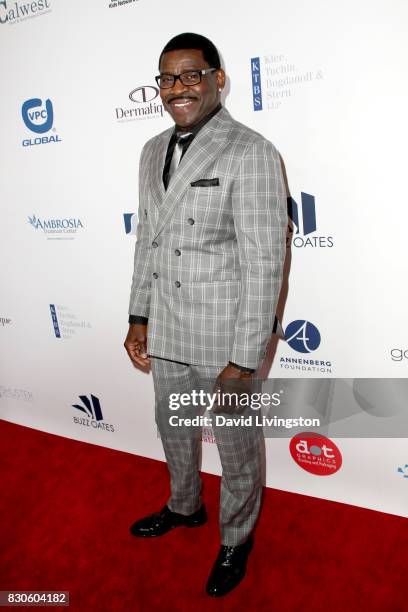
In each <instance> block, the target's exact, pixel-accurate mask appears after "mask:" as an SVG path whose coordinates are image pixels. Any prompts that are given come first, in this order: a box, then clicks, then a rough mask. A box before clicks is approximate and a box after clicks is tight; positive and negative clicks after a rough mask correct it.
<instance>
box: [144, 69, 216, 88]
mask: <svg viewBox="0 0 408 612" xmlns="http://www.w3.org/2000/svg"><path fill="white" fill-rule="evenodd" d="M215 70H217V68H205V69H204V70H187V72H182V73H181V74H159V75H158V76H157V77H155V79H156V83H157V84H158V86H159V87H160V89H170V87H173V86H174V84H175V82H176V81H177V79H180V82H181V83H183V85H198V84H199V83H201V79H202V77H203V75H206V74H209V73H210V72H214V71H215Z"/></svg>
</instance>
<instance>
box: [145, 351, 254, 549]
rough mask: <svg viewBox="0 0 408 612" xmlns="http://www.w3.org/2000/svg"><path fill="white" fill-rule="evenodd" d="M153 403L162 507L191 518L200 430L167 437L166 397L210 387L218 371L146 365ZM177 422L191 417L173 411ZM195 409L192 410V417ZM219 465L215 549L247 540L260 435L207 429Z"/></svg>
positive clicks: (197, 500)
mask: <svg viewBox="0 0 408 612" xmlns="http://www.w3.org/2000/svg"><path fill="white" fill-rule="evenodd" d="M151 363H152V373H153V382H154V389H155V398H156V404H155V409H156V423H157V426H158V428H159V431H160V435H161V439H162V443H163V448H164V452H165V456H166V460H167V465H168V468H169V472H170V489H171V496H170V499H169V500H168V502H167V505H168V507H169V508H170V510H172V511H173V512H179V513H181V514H186V515H187V514H192V513H193V512H195V511H196V510H198V508H199V507H200V506H201V503H202V500H201V497H200V491H201V479H200V476H199V473H198V468H199V459H200V429H196V430H195V431H194V432H191V434H190V435H189V436H188V437H187V436H186V437H182V438H181V437H180V438H177V437H172V436H171V435H170V433H169V426H168V419H169V416H170V414H174V413H171V411H170V410H169V401H168V398H169V395H170V393H173V392H174V391H175V390H177V392H178V393H190V392H191V391H192V389H198V388H201V382H202V381H208V380H212V381H215V379H216V377H217V376H218V374H219V370H220V369H219V367H215V366H199V365H198V366H196V365H187V364H183V363H178V362H174V361H168V360H166V359H156V358H153V359H152V360H151ZM177 413H178V416H190V417H191V416H194V415H193V413H192V412H191V409H186V410H184V411H183V409H182V408H181V409H179V410H178V411H177ZM198 413H199V409H197V408H196V409H195V414H198ZM213 432H214V436H215V440H216V442H217V448H218V452H219V455H220V459H221V465H222V479H221V493H220V512H219V526H220V535H221V543H222V544H224V545H226V546H237V545H238V544H242V543H243V542H245V540H246V539H247V538H248V537H249V535H250V534H251V532H252V530H253V528H254V526H255V523H256V520H257V517H258V514H259V508H260V503H261V496H262V483H261V473H262V469H261V468H262V463H261V460H262V453H261V449H262V446H261V444H262V430H261V428H259V427H223V426H219V427H217V426H215V427H213Z"/></svg>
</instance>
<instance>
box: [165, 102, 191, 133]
mask: <svg viewBox="0 0 408 612" xmlns="http://www.w3.org/2000/svg"><path fill="white" fill-rule="evenodd" d="M166 110H167V112H168V113H169V115H170V116H171V118H172V119H173V121H174V123H175V124H176V125H179V126H180V127H185V128H188V127H190V126H192V125H195V124H196V123H198V121H199V116H198V113H197V112H191V110H190V111H189V110H187V109H184V108H182V107H180V108H175V107H174V106H170V105H169V106H167V108H166Z"/></svg>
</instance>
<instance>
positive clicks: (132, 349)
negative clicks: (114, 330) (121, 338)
mask: <svg viewBox="0 0 408 612" xmlns="http://www.w3.org/2000/svg"><path fill="white" fill-rule="evenodd" d="M124 346H125V349H126V351H127V354H128V355H129V357H130V360H131V362H132V363H133V365H135V366H139V367H142V368H145V367H147V366H148V365H149V364H150V359H149V357H148V356H147V325H141V324H140V323H132V324H131V325H129V331H128V334H127V336H126V340H125V344H124Z"/></svg>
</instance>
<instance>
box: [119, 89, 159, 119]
mask: <svg viewBox="0 0 408 612" xmlns="http://www.w3.org/2000/svg"><path fill="white" fill-rule="evenodd" d="M158 97H159V89H158V88H157V87H155V86H154V85H141V86H139V87H136V88H135V89H132V91H131V92H130V94H129V100H130V101H131V102H133V103H134V105H135V106H132V107H129V106H127V107H125V106H117V107H116V108H115V115H116V121H118V122H119V123H123V122H126V121H138V120H140V119H156V118H158V117H163V113H164V109H163V104H162V103H161V102H160V99H157V98H158Z"/></svg>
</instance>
